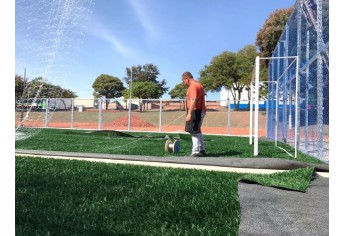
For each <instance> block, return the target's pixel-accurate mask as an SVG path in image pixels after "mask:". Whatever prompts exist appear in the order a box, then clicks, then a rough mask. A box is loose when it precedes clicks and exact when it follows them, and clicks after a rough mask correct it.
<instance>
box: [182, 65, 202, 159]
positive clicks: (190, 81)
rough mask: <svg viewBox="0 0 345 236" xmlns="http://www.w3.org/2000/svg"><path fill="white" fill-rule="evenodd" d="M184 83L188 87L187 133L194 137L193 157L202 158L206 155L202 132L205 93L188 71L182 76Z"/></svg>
mask: <svg viewBox="0 0 345 236" xmlns="http://www.w3.org/2000/svg"><path fill="white" fill-rule="evenodd" d="M182 81H183V83H184V84H185V85H186V86H187V87H188V89H187V94H186V108H187V115H186V126H185V131H186V132H188V133H190V134H191V136H192V143H193V148H192V156H194V157H201V156H204V155H206V152H205V147H204V138H203V135H202V132H201V125H202V121H203V119H204V117H205V115H206V103H205V91H204V88H203V86H202V85H201V83H199V82H198V81H196V80H194V78H193V75H192V74H191V73H190V72H188V71H187V72H184V73H183V74H182Z"/></svg>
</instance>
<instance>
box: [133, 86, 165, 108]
mask: <svg viewBox="0 0 345 236" xmlns="http://www.w3.org/2000/svg"><path fill="white" fill-rule="evenodd" d="M159 93H160V87H159V85H158V84H156V83H154V82H152V81H139V82H135V83H133V85H132V96H134V97H137V98H141V99H144V100H143V101H142V100H141V99H140V100H141V101H142V102H140V111H142V110H143V109H142V105H144V108H145V104H147V101H146V100H145V99H150V98H157V97H160V96H161V95H160V94H159ZM144 110H145V109H144Z"/></svg>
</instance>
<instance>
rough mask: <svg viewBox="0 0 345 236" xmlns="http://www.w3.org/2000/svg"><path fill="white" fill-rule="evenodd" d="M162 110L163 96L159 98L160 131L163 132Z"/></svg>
mask: <svg viewBox="0 0 345 236" xmlns="http://www.w3.org/2000/svg"><path fill="white" fill-rule="evenodd" d="M162 110H163V102H162V98H160V99H159V132H162Z"/></svg>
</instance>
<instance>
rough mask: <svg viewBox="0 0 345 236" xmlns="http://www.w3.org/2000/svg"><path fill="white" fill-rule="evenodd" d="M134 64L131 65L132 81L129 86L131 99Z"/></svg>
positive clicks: (130, 97)
mask: <svg viewBox="0 0 345 236" xmlns="http://www.w3.org/2000/svg"><path fill="white" fill-rule="evenodd" d="M132 83H133V66H131V83H130V87H129V99H132Z"/></svg>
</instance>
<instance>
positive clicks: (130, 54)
mask: <svg viewBox="0 0 345 236" xmlns="http://www.w3.org/2000/svg"><path fill="white" fill-rule="evenodd" d="M93 24H94V25H93V26H92V27H90V30H91V31H89V33H90V34H91V35H93V36H94V37H96V38H99V39H101V40H104V41H105V42H107V43H109V44H111V45H112V46H113V48H114V50H115V51H116V52H117V53H119V54H120V55H122V56H123V57H125V58H128V59H131V60H134V61H138V59H139V60H140V58H141V56H140V55H139V53H138V50H137V49H134V48H133V47H130V46H128V45H126V44H125V43H123V42H122V41H121V40H120V39H119V38H118V37H116V36H115V35H114V33H112V32H111V31H110V30H109V29H108V28H106V27H105V25H103V24H101V23H100V22H97V21H93Z"/></svg>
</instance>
